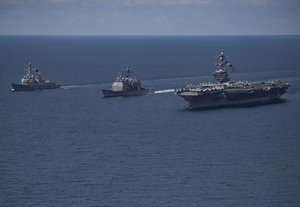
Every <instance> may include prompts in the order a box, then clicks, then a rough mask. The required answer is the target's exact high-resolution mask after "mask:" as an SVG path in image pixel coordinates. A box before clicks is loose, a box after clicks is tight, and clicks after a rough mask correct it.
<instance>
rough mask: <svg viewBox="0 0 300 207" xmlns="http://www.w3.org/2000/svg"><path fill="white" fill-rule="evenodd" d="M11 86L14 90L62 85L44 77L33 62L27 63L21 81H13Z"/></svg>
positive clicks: (39, 88)
mask: <svg viewBox="0 0 300 207" xmlns="http://www.w3.org/2000/svg"><path fill="white" fill-rule="evenodd" d="M11 86H12V88H11V90H12V91H33V90H42V89H55V88H59V87H60V85H58V84H56V83H54V82H52V81H49V80H44V79H42V74H41V71H40V70H34V68H33V65H32V64H31V63H29V64H27V65H26V68H25V74H24V76H23V77H22V79H21V82H20V83H12V84H11Z"/></svg>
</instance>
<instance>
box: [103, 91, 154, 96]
mask: <svg viewBox="0 0 300 207" xmlns="http://www.w3.org/2000/svg"><path fill="white" fill-rule="evenodd" d="M151 92H153V90H151V89H140V90H132V91H113V90H107V89H103V90H102V93H103V97H104V98H109V97H117V96H142V95H146V94H148V93H151Z"/></svg>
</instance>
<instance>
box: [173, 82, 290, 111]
mask: <svg viewBox="0 0 300 207" xmlns="http://www.w3.org/2000/svg"><path fill="white" fill-rule="evenodd" d="M285 92H286V88H285V87H275V88H274V87H273V88H270V87H261V86H260V87H259V88H258V89H253V88H249V89H240V88H232V89H224V90H213V91H208V92H207V91H205V92H204V91H199V92H198V91H177V92H176V94H177V95H178V96H181V97H182V98H184V99H185V100H186V101H187V102H188V108H190V109H205V108H216V107H234V106H254V105H261V104H267V103H275V102H279V101H280V97H281V95H282V94H284V93H285Z"/></svg>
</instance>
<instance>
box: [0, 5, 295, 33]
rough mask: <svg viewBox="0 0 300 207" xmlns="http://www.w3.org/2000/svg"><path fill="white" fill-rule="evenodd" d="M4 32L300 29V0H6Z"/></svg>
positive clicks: (0, 17)
mask: <svg viewBox="0 0 300 207" xmlns="http://www.w3.org/2000/svg"><path fill="white" fill-rule="evenodd" d="M0 34H17V35H22V34H33V35H285V34H288V35H289V34H293V35H294V34H296V35H299V34H300V0H0Z"/></svg>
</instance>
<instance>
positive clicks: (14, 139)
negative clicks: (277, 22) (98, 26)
mask: <svg viewBox="0 0 300 207" xmlns="http://www.w3.org/2000/svg"><path fill="white" fill-rule="evenodd" d="M0 48H1V50H0V64H1V65H0V70H1V75H0V83H1V84H0V206H9V207H10V206H22V207H23V206H80V207H82V206H87V207H91V206H101V207H102V206H103V207H104V206H105V207H119V206H125V207H127V206H128V207H129V206H130V207H132V206H170V207H171V206H172V207H177V206H178V207H182V206H193V207H194V206H195V207H196V206H197V207H198V206H209V207H210V206H228V207H229V206H230V207H232V206H272V207H276V206H278V207H279V206H280V207H282V206H287V207H293V206H295V207H296V206H299V205H300V136H299V133H300V128H299V127H300V61H299V56H300V37H299V36H249V37H247V36H244V37H239V36H228V37H221V36H220V37H208V36H207V37H205V36H203V37H197V36H195V37H182V36H167V37H159V36H157V37H151V36H149V37H147V36H145V37H139V36H128V37H118V36H114V37H109V36H108V37H105V36H103V37H76V36H75V37H71V36H70V37H68V36H65V37H58V36H57V37H47V36H42V37H41V36H1V37H0ZM222 49H224V50H225V54H226V55H227V56H228V60H229V61H230V62H231V63H232V64H233V65H234V71H232V72H231V74H230V75H231V77H232V79H236V80H251V81H257V80H273V79H281V80H285V81H288V82H290V84H291V88H290V89H289V90H288V93H286V94H284V95H283V96H282V98H283V99H284V100H285V101H284V102H282V103H280V104H271V105H263V106H257V107H242V108H221V109H215V110H200V111H190V110H187V109H186V103H185V101H184V100H183V99H182V98H180V97H178V96H176V95H174V93H172V89H175V88H180V87H184V86H185V85H186V84H188V83H199V82H210V81H213V77H212V76H211V73H212V72H213V71H214V63H215V62H216V61H217V58H216V56H217V54H218V53H219V52H220V51H221V50H222ZM28 62H32V63H33V64H34V65H35V66H36V67H37V68H39V69H40V70H42V71H43V76H44V78H45V79H48V80H52V81H55V82H57V83H60V84H62V85H63V86H62V88H60V89H55V90H44V91H33V92H11V91H10V84H11V83H13V82H19V81H20V78H21V76H22V75H23V68H24V64H26V63H28ZM128 64H130V65H131V69H132V71H134V72H135V74H136V76H137V77H138V78H139V79H141V80H142V83H143V85H144V86H146V87H154V88H155V89H156V90H157V93H155V94H149V95H146V96H140V97H127V98H124V97H116V98H107V99H104V98H102V94H101V89H102V88H109V87H110V86H111V82H112V80H113V79H114V78H115V77H116V75H118V73H119V72H120V71H121V70H123V69H125V68H126V65H128Z"/></svg>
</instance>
